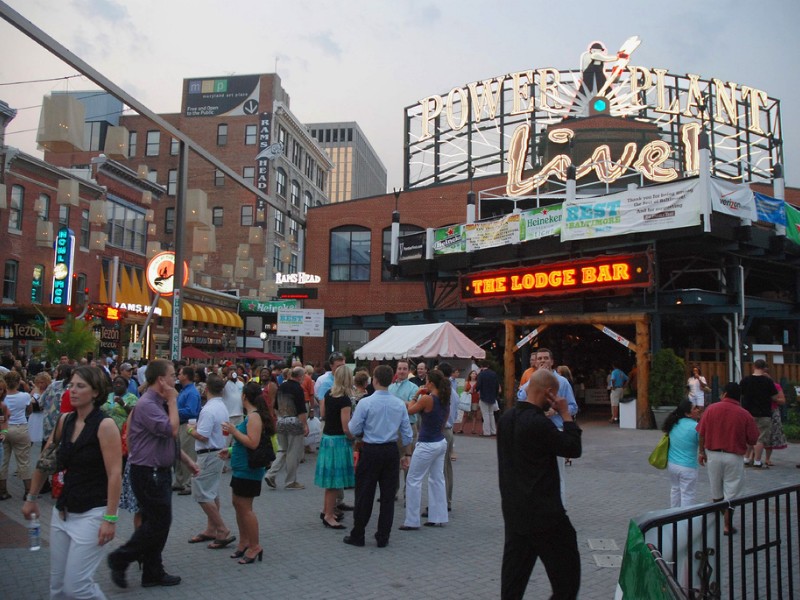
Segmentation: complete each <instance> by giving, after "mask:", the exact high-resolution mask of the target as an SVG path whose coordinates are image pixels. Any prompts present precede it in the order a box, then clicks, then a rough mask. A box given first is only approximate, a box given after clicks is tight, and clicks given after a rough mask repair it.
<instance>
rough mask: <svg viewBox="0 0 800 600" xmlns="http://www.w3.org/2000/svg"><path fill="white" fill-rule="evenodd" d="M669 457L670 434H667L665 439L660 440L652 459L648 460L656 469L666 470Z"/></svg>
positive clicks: (651, 455)
mask: <svg viewBox="0 0 800 600" xmlns="http://www.w3.org/2000/svg"><path fill="white" fill-rule="evenodd" d="M668 455H669V434H667V433H665V434H664V435H663V437H662V438H661V439H660V440H659V442H658V444H656V447H655V448H654V449H653V451H652V452H651V453H650V458H648V459H647V460H648V462H649V463H650V464H651V465H653V466H654V467H655V468H656V469H666V468H667V456H668Z"/></svg>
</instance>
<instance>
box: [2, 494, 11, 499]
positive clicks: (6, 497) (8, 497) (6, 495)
mask: <svg viewBox="0 0 800 600" xmlns="http://www.w3.org/2000/svg"><path fill="white" fill-rule="evenodd" d="M10 499H11V494H9V493H8V492H3V493H2V494H0V500H10Z"/></svg>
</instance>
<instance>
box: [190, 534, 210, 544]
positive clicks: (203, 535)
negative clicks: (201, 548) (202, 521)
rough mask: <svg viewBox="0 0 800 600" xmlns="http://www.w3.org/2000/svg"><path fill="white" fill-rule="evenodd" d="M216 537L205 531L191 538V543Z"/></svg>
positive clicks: (208, 540)
mask: <svg viewBox="0 0 800 600" xmlns="http://www.w3.org/2000/svg"><path fill="white" fill-rule="evenodd" d="M213 539H215V538H214V536H213V535H206V534H205V533H198V534H197V535H196V536H194V537H193V538H191V539H190V540H189V543H190V544H200V543H202V542H210V541H211V540H213Z"/></svg>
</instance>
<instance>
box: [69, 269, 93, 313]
mask: <svg viewBox="0 0 800 600" xmlns="http://www.w3.org/2000/svg"><path fill="white" fill-rule="evenodd" d="M86 290H87V287H86V273H78V274H77V275H76V276H75V287H74V289H73V290H72V302H73V304H75V305H76V306H84V305H85V304H86V303H87V302H88V300H89V298H88V294H87V293H86Z"/></svg>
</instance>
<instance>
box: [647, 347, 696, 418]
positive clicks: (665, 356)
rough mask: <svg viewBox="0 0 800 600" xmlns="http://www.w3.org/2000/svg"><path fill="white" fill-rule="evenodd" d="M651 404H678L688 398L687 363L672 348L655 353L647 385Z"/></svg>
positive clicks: (655, 405)
mask: <svg viewBox="0 0 800 600" xmlns="http://www.w3.org/2000/svg"><path fill="white" fill-rule="evenodd" d="M647 397H648V398H649V399H650V406H652V407H654V408H655V407H659V406H678V404H680V401H681V400H683V399H684V398H686V365H685V363H684V361H683V359H682V358H680V357H678V356H677V355H676V354H675V352H674V351H673V350H672V348H662V349H661V350H659V351H658V352H656V353H655V354H654V355H653V363H652V365H651V367H650V379H649V381H648V387H647Z"/></svg>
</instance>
